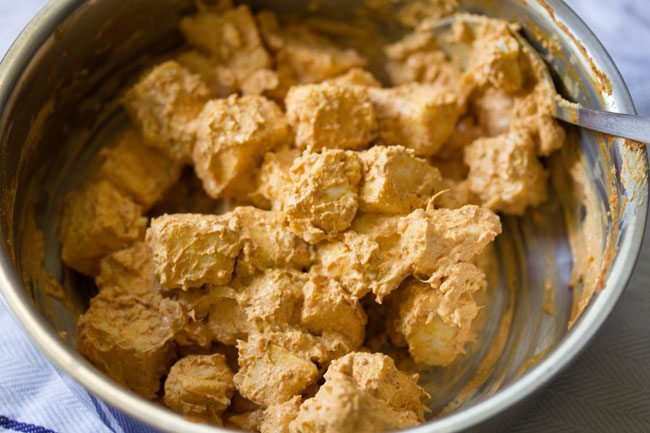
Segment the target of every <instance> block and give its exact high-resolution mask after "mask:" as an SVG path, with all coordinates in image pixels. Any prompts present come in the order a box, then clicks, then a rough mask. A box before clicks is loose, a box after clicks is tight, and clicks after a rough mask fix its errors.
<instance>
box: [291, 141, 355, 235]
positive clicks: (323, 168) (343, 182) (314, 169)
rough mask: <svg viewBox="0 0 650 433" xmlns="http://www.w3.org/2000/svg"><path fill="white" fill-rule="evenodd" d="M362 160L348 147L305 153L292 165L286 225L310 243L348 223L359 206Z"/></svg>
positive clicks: (345, 226)
mask: <svg viewBox="0 0 650 433" xmlns="http://www.w3.org/2000/svg"><path fill="white" fill-rule="evenodd" d="M360 181H361V163H360V161H359V158H358V157H357V155H356V154H355V153H353V152H351V151H343V150H338V149H332V150H323V152H322V153H320V154H318V153H307V154H304V155H303V156H301V157H300V158H298V159H296V160H295V161H294V163H293V166H292V167H291V183H290V184H289V185H288V186H287V187H286V188H285V191H284V199H283V210H284V212H285V214H286V216H287V219H288V221H289V227H290V228H291V230H292V231H293V232H294V233H295V234H296V235H298V236H300V237H302V238H303V239H304V240H305V241H307V242H309V243H310V244H315V243H318V242H319V241H321V240H323V239H327V238H331V237H333V236H336V235H337V234H338V233H341V232H342V231H344V230H346V229H347V228H348V227H350V224H351V223H352V220H353V219H354V216H355V215H356V213H357V209H358V207H359V194H358V189H359V188H358V187H359V182H360Z"/></svg>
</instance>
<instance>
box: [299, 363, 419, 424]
mask: <svg viewBox="0 0 650 433" xmlns="http://www.w3.org/2000/svg"><path fill="white" fill-rule="evenodd" d="M418 424H420V421H419V419H418V416H417V414H416V413H414V412H411V411H408V410H396V409H394V408H392V407H391V406H390V405H389V404H388V403H387V402H386V401H384V400H382V399H381V398H378V397H375V396H374V395H372V394H371V393H370V392H368V391H366V390H364V389H363V388H361V387H360V386H359V385H358V384H357V383H356V382H355V380H354V378H352V377H350V376H348V375H346V374H341V373H335V374H331V375H329V378H328V380H327V381H326V382H325V383H324V384H323V385H322V386H321V387H320V389H319V390H318V392H317V393H316V395H315V396H314V397H313V398H310V399H307V400H305V402H304V403H303V404H302V405H301V406H300V410H299V411H298V416H297V417H296V418H295V419H294V420H293V421H292V422H291V431H292V432H314V433H329V432H368V433H371V432H372V433H375V432H376V433H379V432H386V431H398V430H403V429H407V428H409V427H415V426H417V425H418Z"/></svg>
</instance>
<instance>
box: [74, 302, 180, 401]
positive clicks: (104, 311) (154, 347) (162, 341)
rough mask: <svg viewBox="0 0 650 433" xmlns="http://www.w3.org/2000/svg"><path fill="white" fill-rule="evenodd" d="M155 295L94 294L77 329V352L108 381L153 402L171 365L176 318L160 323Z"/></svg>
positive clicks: (168, 316)
mask: <svg viewBox="0 0 650 433" xmlns="http://www.w3.org/2000/svg"><path fill="white" fill-rule="evenodd" d="M160 308H162V304H161V298H160V296H158V295H147V296H138V297H134V296H130V295H115V294H113V293H110V292H100V293H99V294H98V295H97V296H95V297H94V298H93V299H92V301H91V302H90V308H88V311H86V312H85V313H84V314H82V315H81V317H79V321H78V323H77V349H78V350H79V352H81V354H82V355H83V356H85V357H86V358H88V360H89V361H90V362H92V363H93V365H95V366H96V367H97V368H99V369H100V370H102V371H103V372H104V373H106V374H107V375H109V376H110V377H111V379H113V380H115V381H116V382H118V383H120V384H122V385H125V386H127V387H128V388H130V389H132V390H133V391H135V392H136V393H138V394H140V395H141V396H143V397H144V398H148V399H153V398H155V397H156V393H157V392H158V390H159V389H160V379H161V377H162V376H163V375H164V374H166V373H167V371H168V370H169V367H170V366H171V364H172V363H173V362H174V358H175V356H176V349H175V346H174V342H173V339H174V335H175V333H176V332H177V331H178V328H179V326H180V323H181V317H180V313H179V314H176V315H167V316H166V318H165V319H163V318H162V317H161V315H160V313H159V309H160Z"/></svg>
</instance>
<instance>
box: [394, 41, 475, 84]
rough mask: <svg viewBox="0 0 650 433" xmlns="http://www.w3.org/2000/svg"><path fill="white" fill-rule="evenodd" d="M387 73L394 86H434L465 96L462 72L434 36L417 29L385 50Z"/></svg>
mask: <svg viewBox="0 0 650 433" xmlns="http://www.w3.org/2000/svg"><path fill="white" fill-rule="evenodd" d="M384 51H385V53H386V57H387V58H388V61H387V62H386V72H387V73H388V76H389V78H390V81H391V83H392V84H394V85H400V84H405V83H412V82H417V83H423V84H434V85H436V86H437V87H438V88H440V89H445V90H447V91H450V92H452V93H456V94H461V95H462V94H464V93H465V92H466V90H465V89H464V88H463V87H464V83H463V79H462V77H463V72H462V71H461V70H460V68H459V67H458V66H456V65H455V64H453V63H452V62H450V61H449V59H448V58H447V55H446V54H445V53H444V52H443V51H442V50H441V49H440V46H439V45H438V43H437V42H436V38H435V36H434V34H433V33H432V32H424V31H421V30H420V29H418V30H417V31H416V32H414V33H411V34H409V35H406V36H405V37H404V38H402V39H401V40H399V41H397V42H394V43H392V44H390V45H387V46H386V48H385V49H384Z"/></svg>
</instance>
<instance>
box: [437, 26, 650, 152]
mask: <svg viewBox="0 0 650 433" xmlns="http://www.w3.org/2000/svg"><path fill="white" fill-rule="evenodd" d="M458 20H463V21H464V22H465V23H466V24H468V25H469V26H470V27H475V28H476V27H477V26H479V25H482V24H483V22H484V21H483V20H482V19H481V18H480V17H479V16H476V15H459V16H452V17H448V18H444V19H441V20H439V21H438V22H437V23H436V24H435V25H434V26H433V28H432V31H433V33H434V34H435V35H436V36H443V35H445V34H449V33H450V31H451V30H452V26H453V25H454V23H455V22H457V21H458ZM513 34H514V36H515V37H516V38H517V40H518V41H519V43H520V44H521V45H522V46H523V47H525V48H526V49H527V50H528V51H529V52H530V53H531V54H532V57H533V58H534V61H538V62H539V64H540V66H541V67H540V68H539V69H540V70H541V71H542V77H541V78H542V80H544V81H546V82H548V84H549V85H550V86H551V87H550V88H552V89H554V88H555V85H554V84H553V79H552V78H551V75H550V73H549V72H548V68H547V66H546V63H544V61H543V60H542V59H541V57H540V56H539V54H538V53H537V51H536V50H535V49H534V48H533V47H532V46H531V45H530V43H529V42H528V41H527V40H526V39H525V38H524V37H523V36H522V35H521V34H520V33H519V32H513ZM439 42H440V45H441V48H442V50H443V51H445V52H446V53H447V54H448V55H450V56H451V55H452V53H456V55H457V56H458V53H460V56H461V57H466V56H467V54H468V50H467V47H462V46H461V45H462V44H460V43H458V42H455V43H453V42H450V41H449V40H447V38H443V37H439ZM463 48H464V49H463ZM551 114H552V115H553V116H554V117H555V118H557V119H559V120H562V121H564V122H567V123H570V124H572V125H576V126H580V127H582V128H586V129H590V130H593V131H598V132H602V133H605V134H609V135H613V136H617V137H622V138H627V139H630V140H634V141H640V142H642V143H650V117H644V116H634V115H630V114H621V113H611V112H608V111H599V110H591V109H588V108H584V107H582V106H580V105H579V104H574V103H572V102H569V101H567V100H566V99H564V98H562V97H561V96H560V95H556V96H555V97H554V98H553V102H552V104H551Z"/></svg>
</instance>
